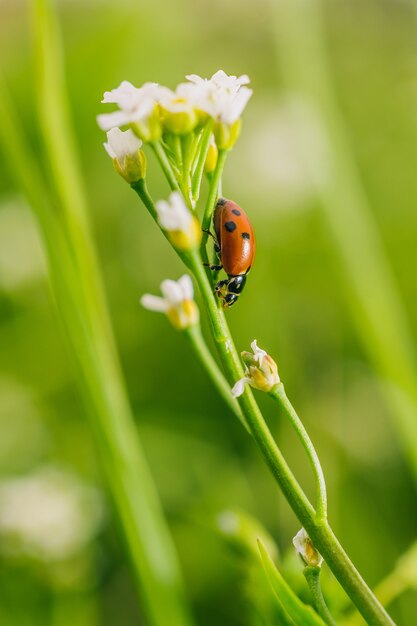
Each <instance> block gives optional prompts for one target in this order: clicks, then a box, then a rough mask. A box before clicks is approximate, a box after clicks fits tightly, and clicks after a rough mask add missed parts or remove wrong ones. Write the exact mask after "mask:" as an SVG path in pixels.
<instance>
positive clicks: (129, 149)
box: [104, 128, 146, 184]
mask: <svg viewBox="0 0 417 626" xmlns="http://www.w3.org/2000/svg"><path fill="white" fill-rule="evenodd" d="M141 146H142V142H141V141H140V139H138V138H137V137H135V135H134V134H133V132H132V131H131V130H126V131H124V132H123V131H121V130H120V129H119V128H112V129H111V130H109V131H108V133H107V143H105V144H104V147H105V149H106V152H107V154H108V155H109V156H110V157H111V158H112V159H113V165H114V168H115V170H116V172H117V173H118V174H120V176H122V178H124V179H125V181H126V182H128V183H129V184H132V183H136V182H138V181H139V180H142V178H145V176H146V156H145V153H144V152H143V150H141Z"/></svg>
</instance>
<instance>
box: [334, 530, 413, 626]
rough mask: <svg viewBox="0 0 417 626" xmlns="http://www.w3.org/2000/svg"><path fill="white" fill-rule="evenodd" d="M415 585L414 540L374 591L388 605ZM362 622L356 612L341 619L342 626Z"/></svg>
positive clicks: (361, 625) (360, 625)
mask: <svg viewBox="0 0 417 626" xmlns="http://www.w3.org/2000/svg"><path fill="white" fill-rule="evenodd" d="M416 587H417V542H414V543H413V544H412V545H411V546H410V547H409V548H408V550H407V551H406V552H405V553H404V554H402V555H401V557H400V558H399V559H398V561H397V563H396V565H395V567H394V569H393V570H392V571H391V572H390V573H389V574H388V575H387V576H386V577H385V578H384V579H383V580H381V581H380V582H379V583H378V584H377V586H376V587H375V589H374V593H375V595H376V597H377V598H379V600H380V602H381V603H382V604H383V605H384V606H389V605H390V604H391V603H392V602H394V600H396V599H397V598H398V597H399V596H401V595H402V594H403V593H404V592H405V591H407V590H409V589H415V588H416ZM364 624H365V622H364V620H363V619H362V617H361V616H360V615H358V613H356V612H355V614H352V615H349V616H348V617H347V618H345V619H344V620H343V626H364Z"/></svg>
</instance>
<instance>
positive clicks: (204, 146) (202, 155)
mask: <svg viewBox="0 0 417 626" xmlns="http://www.w3.org/2000/svg"><path fill="white" fill-rule="evenodd" d="M210 137H211V123H210V122H207V124H206V125H205V127H204V130H203V134H202V137H201V142H200V145H199V152H198V159H197V164H196V168H195V172H194V175H193V181H192V185H191V193H192V198H193V201H194V202H197V200H198V198H199V197H200V189H201V181H202V179H203V174H204V164H205V162H206V158H207V152H208V149H209V145H210Z"/></svg>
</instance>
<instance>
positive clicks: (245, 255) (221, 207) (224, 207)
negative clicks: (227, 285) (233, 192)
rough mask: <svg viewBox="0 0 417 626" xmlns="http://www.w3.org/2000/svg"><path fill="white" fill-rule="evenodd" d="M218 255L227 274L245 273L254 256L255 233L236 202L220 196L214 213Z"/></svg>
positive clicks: (238, 274) (250, 265)
mask: <svg viewBox="0 0 417 626" xmlns="http://www.w3.org/2000/svg"><path fill="white" fill-rule="evenodd" d="M214 229H215V231H216V235H217V239H218V242H219V245H220V257H221V262H222V265H223V268H224V271H225V272H226V274H227V275H228V276H241V275H243V274H247V273H248V272H249V270H250V269H251V267H252V265H253V261H254V258H255V247H256V242H255V235H254V232H253V228H252V225H251V223H250V221H249V218H248V216H247V215H246V213H245V212H244V211H243V209H241V208H240V206H239V205H238V204H236V202H233V201H232V200H225V199H223V198H220V199H219V201H218V202H217V205H216V210H215V213H214Z"/></svg>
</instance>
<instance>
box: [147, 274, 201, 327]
mask: <svg viewBox="0 0 417 626" xmlns="http://www.w3.org/2000/svg"><path fill="white" fill-rule="evenodd" d="M161 292H162V296H163V297H162V298H161V297H159V296H153V295H151V294H145V295H144V296H142V298H141V300H140V302H141V305H142V306H143V307H145V309H148V310H149V311H156V312H158V313H165V314H166V315H167V317H168V319H169V321H170V322H171V324H172V325H173V326H174V327H175V328H177V329H178V330H184V329H186V328H189V327H190V326H194V325H195V324H197V323H198V319H199V315H198V308H197V305H196V303H195V302H194V290H193V283H192V281H191V278H190V277H189V276H188V274H184V276H181V278H180V279H179V280H177V281H175V280H164V281H162V283H161Z"/></svg>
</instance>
